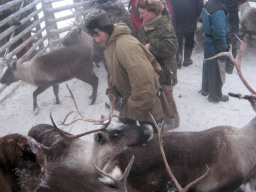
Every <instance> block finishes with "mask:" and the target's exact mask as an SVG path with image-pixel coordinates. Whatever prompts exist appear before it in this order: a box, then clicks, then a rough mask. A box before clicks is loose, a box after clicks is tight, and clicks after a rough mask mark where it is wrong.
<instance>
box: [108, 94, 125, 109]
mask: <svg viewBox="0 0 256 192" xmlns="http://www.w3.org/2000/svg"><path fill="white" fill-rule="evenodd" d="M111 98H113V96H109V100H110V102H106V103H105V107H106V108H108V109H110V107H111V105H112V101H113V99H111ZM125 102H126V98H125V97H123V96H118V97H117V98H116V99H115V104H114V109H115V110H117V111H120V110H121V109H122V108H123V106H124V104H125Z"/></svg>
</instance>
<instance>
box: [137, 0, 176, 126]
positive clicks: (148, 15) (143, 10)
mask: <svg viewBox="0 0 256 192" xmlns="http://www.w3.org/2000/svg"><path fill="white" fill-rule="evenodd" d="M137 6H138V8H139V12H140V16H141V18H142V20H143V23H142V25H141V27H140V30H139V34H138V39H139V41H140V42H141V43H143V44H144V45H145V48H146V49H148V50H149V51H150V52H151V53H152V54H153V55H154V56H155V58H156V60H157V62H158V63H159V64H160V65H161V67H162V70H163V73H162V74H161V76H160V79H159V81H160V83H161V85H162V87H163V90H164V93H165V94H166V96H167V98H168V103H169V107H170V109H171V111H172V115H171V116H170V117H169V118H170V119H172V121H175V122H176V126H178V125H179V114H178V111H177V107H176V104H175V101H174V98H173V86H174V85H175V84H176V83H177V65H176V58H175V55H176V52H177V47H178V42H177V38H176V35H175V31H174V28H173V26H172V23H171V21H170V20H169V19H168V18H167V17H166V16H163V15H161V12H162V9H163V7H164V5H163V4H162V2H161V1H160V0H140V1H139V2H138V4H137Z"/></svg>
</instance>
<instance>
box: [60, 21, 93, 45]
mask: <svg viewBox="0 0 256 192" xmlns="http://www.w3.org/2000/svg"><path fill="white" fill-rule="evenodd" d="M62 44H63V45H64V46H65V47H67V46H70V45H75V44H79V45H89V46H91V47H92V46H93V39H92V37H91V36H90V35H88V34H87V33H85V32H84V31H83V30H82V27H80V26H78V27H76V28H73V29H72V30H70V31H69V32H68V34H67V35H66V36H65V37H64V38H63V40H62Z"/></svg>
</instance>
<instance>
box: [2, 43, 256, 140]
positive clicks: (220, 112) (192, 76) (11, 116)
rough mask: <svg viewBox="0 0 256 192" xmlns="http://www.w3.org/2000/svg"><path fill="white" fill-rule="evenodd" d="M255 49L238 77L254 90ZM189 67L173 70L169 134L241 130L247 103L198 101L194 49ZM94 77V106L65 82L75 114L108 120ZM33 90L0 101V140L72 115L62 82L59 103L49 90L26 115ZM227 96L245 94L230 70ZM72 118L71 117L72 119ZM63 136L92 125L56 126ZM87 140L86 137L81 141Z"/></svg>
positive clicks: (82, 87)
mask: <svg viewBox="0 0 256 192" xmlns="http://www.w3.org/2000/svg"><path fill="white" fill-rule="evenodd" d="M255 52H256V47H250V48H247V50H246V51H245V53H244V56H243V59H242V72H243V74H244V76H245V78H246V80H247V81H248V83H249V84H250V85H251V86H252V87H253V88H254V89H256V75H255V74H256V65H255V62H256V56H255ZM192 58H193V60H194V64H193V65H191V66H189V67H186V68H185V67H183V68H182V69H181V70H178V80H179V82H178V84H177V85H176V86H175V88H174V97H175V101H176V104H177V107H178V111H179V115H180V119H181V120H180V126H179V128H177V129H174V130H173V131H201V130H205V129H208V128H211V127H214V126H217V125H231V126H234V127H238V128H240V127H243V126H244V125H245V124H247V123H248V122H249V121H250V120H251V119H252V118H254V117H255V112H254V111H253V110H252V109H251V106H250V104H249V102H248V101H245V100H239V99H236V98H230V100H229V101H228V102H226V103H223V102H220V103H218V104H214V103H210V102H208V101H207V97H203V96H201V95H200V94H199V93H198V91H199V90H200V87H201V77H202V63H203V61H202V60H203V52H202V50H201V49H199V48H197V49H195V50H194V52H193V56H192ZM95 72H96V74H97V75H98V77H99V88H98V97H97V100H96V103H95V104H94V105H90V104H89V103H90V100H89V96H90V94H91V87H90V86H89V85H87V84H85V83H83V82H81V81H79V80H75V79H74V80H71V81H68V82H67V84H68V85H69V86H70V88H71V90H72V92H73V94H74V95H75V98H76V101H77V103H78V105H79V109H80V111H81V112H82V113H83V115H84V116H85V117H88V118H91V119H100V118H101V115H105V116H107V115H108V109H106V108H105V105H104V103H105V101H107V100H108V98H107V96H106V95H105V89H106V87H107V83H106V81H107V77H106V71H105V69H104V67H103V66H101V67H100V68H95ZM13 87H14V85H11V86H10V87H8V88H7V89H5V90H4V91H3V92H2V93H1V94H0V99H2V98H3V97H4V96H5V95H6V94H8V93H9V92H10V90H11V88H13ZM34 90H35V87H33V86H31V85H27V84H25V83H23V84H22V85H21V86H20V87H19V88H18V89H17V90H16V91H15V92H14V94H12V95H11V96H10V97H9V98H8V99H7V100H6V101H5V102H3V103H2V104H1V105H0V122H1V123H0V136H3V135H6V134H10V133H16V132H17V133H21V134H27V132H28V131H29V129H30V128H31V127H32V126H34V125H37V124H40V123H48V124H50V123H51V121H50V113H52V115H53V118H54V120H55V122H56V123H59V122H60V121H62V120H63V119H64V117H65V116H66V114H68V113H69V112H70V111H71V110H74V105H73V102H72V100H71V99H70V97H69V93H68V91H67V88H66V86H65V83H62V84H61V85H60V100H61V104H60V105H56V104H55V98H54V95H53V91H52V89H51V88H49V89H48V90H46V91H45V92H43V93H42V94H41V95H39V96H38V104H39V107H40V110H39V112H38V114H37V115H35V114H34V113H33V110H32V93H33V91H34ZM228 92H233V93H242V94H250V93H249V91H248V90H247V89H246V88H245V86H244V85H243V83H242V81H241V80H240V79H239V77H238V74H237V72H236V71H234V73H233V74H232V75H227V76H226V83H225V85H224V87H223V93H224V94H227V93H228ZM72 118H75V116H72ZM59 127H61V128H63V129H64V130H65V131H68V132H70V133H73V134H77V133H81V132H84V131H86V130H90V129H93V128H96V127H97V125H94V124H93V123H89V122H81V121H80V122H76V123H74V124H72V125H70V126H61V125H59ZM84 139H86V140H91V139H92V135H88V136H86V137H84Z"/></svg>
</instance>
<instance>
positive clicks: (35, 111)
mask: <svg viewBox="0 0 256 192" xmlns="http://www.w3.org/2000/svg"><path fill="white" fill-rule="evenodd" d="M38 111H39V108H38V107H37V108H35V109H34V114H35V115H37V114H38Z"/></svg>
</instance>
